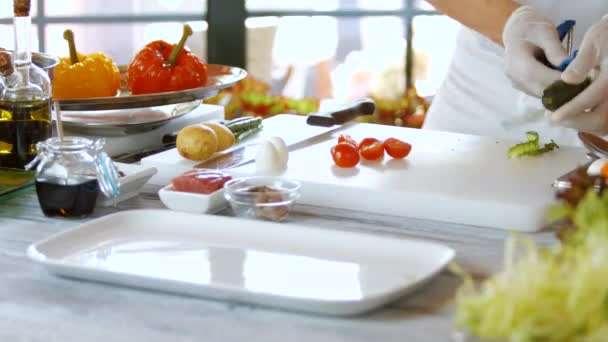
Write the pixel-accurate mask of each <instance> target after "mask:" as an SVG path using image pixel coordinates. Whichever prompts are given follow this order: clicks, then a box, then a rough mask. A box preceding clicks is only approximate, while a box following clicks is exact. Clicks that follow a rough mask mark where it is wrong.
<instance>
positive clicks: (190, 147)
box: [175, 125, 218, 161]
mask: <svg viewBox="0 0 608 342" xmlns="http://www.w3.org/2000/svg"><path fill="white" fill-rule="evenodd" d="M175 145H176V146H177V151H178V152H179V154H180V155H181V156H182V157H184V158H186V159H190V160H196V161H200V160H205V159H208V158H209V157H211V156H212V155H213V154H214V153H215V152H216V151H217V147H218V139H217V134H215V132H214V131H213V130H212V129H211V128H209V127H207V126H203V125H190V126H186V127H184V128H182V129H181V130H180V131H179V133H178V134H177V140H176V141H175Z"/></svg>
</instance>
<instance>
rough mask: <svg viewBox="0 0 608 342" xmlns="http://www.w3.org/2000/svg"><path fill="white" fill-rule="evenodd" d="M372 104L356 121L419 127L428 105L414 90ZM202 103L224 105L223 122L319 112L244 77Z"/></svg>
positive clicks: (309, 101) (312, 103)
mask: <svg viewBox="0 0 608 342" xmlns="http://www.w3.org/2000/svg"><path fill="white" fill-rule="evenodd" d="M372 98H373V99H374V101H375V102H376V113H375V114H374V115H372V116H365V117H360V118H358V119H357V120H358V121H362V122H368V123H377V124H384V125H395V126H404V127H412V128H420V127H422V124H423V122H424V119H425V116H426V112H427V110H428V108H429V103H428V101H426V100H425V99H424V98H423V97H421V96H420V95H418V93H417V91H416V89H414V88H411V89H409V90H407V91H406V92H405V93H404V94H403V96H401V97H399V98H397V99H387V98H378V97H372ZM205 103H209V104H216V105H223V106H225V113H226V118H227V119H233V118H237V117H242V116H260V117H264V118H266V117H270V116H274V115H277V114H283V113H293V114H298V115H308V114H310V113H314V112H317V111H318V110H319V104H320V100H319V99H316V98H304V99H293V98H289V97H286V96H281V95H272V94H271V93H270V87H269V85H268V84H266V83H263V82H261V81H259V80H257V79H256V78H255V77H253V76H248V77H247V78H245V79H244V80H242V81H241V82H239V83H238V84H237V85H236V86H234V87H232V89H227V90H224V91H222V92H220V93H219V94H218V95H217V96H216V97H214V98H211V99H208V100H205Z"/></svg>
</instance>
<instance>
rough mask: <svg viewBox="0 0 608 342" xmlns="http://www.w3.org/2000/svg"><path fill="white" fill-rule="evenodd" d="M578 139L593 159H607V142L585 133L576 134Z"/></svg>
mask: <svg viewBox="0 0 608 342" xmlns="http://www.w3.org/2000/svg"><path fill="white" fill-rule="evenodd" d="M578 138H579V139H580V140H581V141H582V142H583V145H585V147H586V148H587V149H588V150H589V151H590V152H591V155H592V156H595V159H597V158H598V156H599V157H603V158H608V141H606V140H604V138H601V137H599V136H597V135H595V134H591V133H587V132H578ZM591 155H590V156H591Z"/></svg>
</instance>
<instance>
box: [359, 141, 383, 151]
mask: <svg viewBox="0 0 608 342" xmlns="http://www.w3.org/2000/svg"><path fill="white" fill-rule="evenodd" d="M379 141H380V140H378V139H376V138H365V139H363V140H361V142H360V143H359V145H358V148H359V151H361V150H362V149H363V148H364V147H365V146H368V145H371V144H373V143H375V142H379Z"/></svg>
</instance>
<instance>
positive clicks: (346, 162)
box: [331, 142, 361, 167]
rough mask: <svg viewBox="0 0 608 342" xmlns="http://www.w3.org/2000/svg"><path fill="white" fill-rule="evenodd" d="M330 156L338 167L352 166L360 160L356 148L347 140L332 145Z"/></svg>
mask: <svg viewBox="0 0 608 342" xmlns="http://www.w3.org/2000/svg"><path fill="white" fill-rule="evenodd" d="M331 157H332V158H333V159H334V163H336V165H337V166H339V167H354V166H355V165H357V164H359V160H361V159H360V157H359V151H357V148H356V147H355V146H353V145H351V144H349V143H347V142H342V143H339V144H338V145H335V146H334V147H332V148H331Z"/></svg>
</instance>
